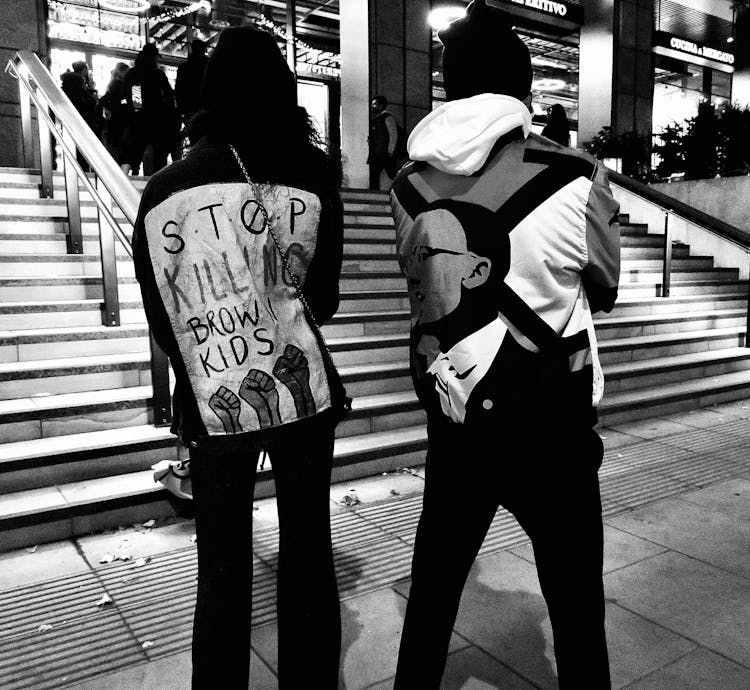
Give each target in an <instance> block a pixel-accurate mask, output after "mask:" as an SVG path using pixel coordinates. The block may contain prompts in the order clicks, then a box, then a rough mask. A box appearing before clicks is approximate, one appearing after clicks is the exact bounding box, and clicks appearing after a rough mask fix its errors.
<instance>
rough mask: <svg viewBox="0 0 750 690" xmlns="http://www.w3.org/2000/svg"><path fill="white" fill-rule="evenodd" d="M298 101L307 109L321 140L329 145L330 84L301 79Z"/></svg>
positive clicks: (298, 83)
mask: <svg viewBox="0 0 750 690" xmlns="http://www.w3.org/2000/svg"><path fill="white" fill-rule="evenodd" d="M297 102H298V103H299V105H301V106H302V107H304V108H305V109H306V110H307V112H308V114H309V115H310V118H311V119H312V121H313V125H315V129H316V130H317V132H318V134H319V135H320V139H321V141H322V142H323V144H324V145H325V146H326V147H327V146H328V132H327V131H326V129H327V128H326V124H327V123H328V86H327V85H326V84H324V83H322V82H316V81H306V80H302V79H300V80H299V81H298V82H297Z"/></svg>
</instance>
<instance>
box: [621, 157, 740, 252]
mask: <svg viewBox="0 0 750 690" xmlns="http://www.w3.org/2000/svg"><path fill="white" fill-rule="evenodd" d="M609 180H610V182H612V183H613V184H616V185H617V186H618V187H622V188H623V189H625V190H626V191H628V192H632V193H633V194H636V195H637V196H640V197H642V198H643V199H645V200H646V201H648V202H650V203H652V204H653V205H654V206H658V207H659V208H661V209H662V210H663V211H664V212H666V213H672V214H674V215H675V216H678V217H680V218H683V219H684V220H687V221H689V222H690V223H693V224H694V225H698V226H700V227H701V228H703V229H704V230H708V231H709V232H710V233H712V234H714V235H717V236H718V237H721V238H722V239H723V240H727V241H729V242H732V243H733V244H735V245H737V246H738V247H741V248H742V249H746V250H750V234H749V233H747V232H743V231H742V230H740V229H739V228H738V227H737V226H735V225H731V224H730V223H725V222H724V221H723V220H720V219H719V218H714V217H713V216H710V215H709V214H708V213H704V212H703V211H699V210H698V209H697V208H693V207H692V206H689V205H688V204H686V203H685V202H683V201H680V200H679V199H674V198H672V197H671V196H668V195H667V194H664V192H660V191H658V190H656V189H654V188H653V187H649V186H648V185H647V184H643V183H642V182H638V181H637V180H634V179H633V178H632V177H628V176H627V175H623V174H622V173H618V172H615V171H613V170H610V171H609Z"/></svg>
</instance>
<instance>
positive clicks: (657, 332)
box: [0, 169, 750, 550]
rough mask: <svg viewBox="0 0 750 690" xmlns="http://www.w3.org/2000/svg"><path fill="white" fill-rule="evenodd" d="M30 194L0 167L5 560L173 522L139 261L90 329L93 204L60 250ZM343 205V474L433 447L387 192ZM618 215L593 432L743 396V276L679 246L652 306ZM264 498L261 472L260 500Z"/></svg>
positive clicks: (1, 541) (43, 206)
mask: <svg viewBox="0 0 750 690" xmlns="http://www.w3.org/2000/svg"><path fill="white" fill-rule="evenodd" d="M137 184H139V185H143V184H144V181H143V180H140V181H138V182H137ZM37 185H38V174H37V173H36V172H35V171H32V170H19V169H0V550H6V549H11V548H17V547H19V546H24V545H29V544H35V543H38V542H41V541H49V540H54V539H61V538H65V537H68V536H71V535H72V534H82V533H86V532H90V531H96V530H100V529H105V528H108V527H112V526H116V525H118V524H122V523H133V522H136V521H139V520H145V519H148V518H151V517H159V516H166V515H172V514H174V512H175V503H174V502H173V500H172V499H171V498H170V497H169V496H168V495H167V494H166V492H165V491H163V490H162V489H161V486H160V485H157V484H154V483H153V481H152V478H151V471H150V469H149V468H150V466H151V465H152V464H153V463H154V462H156V461H158V460H160V459H164V458H176V457H178V455H181V454H183V453H184V451H183V450H181V449H178V448H177V446H176V444H175V441H174V439H173V437H172V436H171V435H170V434H169V431H168V430H166V429H159V428H155V427H154V426H152V424H151V421H152V420H151V413H150V410H149V404H150V396H151V387H150V371H149V353H148V332H147V328H146V325H145V322H144V316H143V312H142V309H141V303H140V294H139V291H138V285H137V284H136V282H135V279H134V277H133V267H132V263H131V262H130V261H129V259H127V257H126V255H125V254H124V252H122V255H121V260H120V261H119V265H118V272H119V273H118V274H119V281H120V288H121V306H122V324H123V325H121V326H120V327H117V328H107V327H104V326H101V325H100V324H101V316H100V310H101V284H100V280H99V278H98V274H99V272H100V267H99V263H98V261H99V257H98V240H97V237H96V225H95V223H94V221H95V214H96V211H95V207H94V205H93V201H91V200H90V199H88V200H87V199H86V197H85V196H84V197H83V199H84V200H83V202H82V204H83V205H82V212H83V216H84V240H85V242H84V251H85V253H84V254H83V255H68V254H66V241H65V213H66V211H65V204H64V201H62V199H63V198H64V197H63V195H64V189H63V187H62V178H61V177H56V178H55V186H56V189H55V199H54V200H40V199H39V198H38V187H37ZM342 196H343V198H344V204H345V223H346V229H345V250H344V265H343V270H342V276H341V291H342V299H341V308H340V310H339V313H338V314H337V315H336V316H335V317H334V319H333V320H332V321H331V323H330V324H327V325H326V326H325V327H324V332H325V334H326V337H327V339H328V342H329V344H330V347H331V350H332V352H333V354H334V358H335V360H336V362H337V364H338V365H339V367H340V371H341V374H342V376H343V378H344V380H345V383H346V386H347V390H348V391H349V393H350V395H353V396H354V398H355V400H354V409H353V412H352V414H351V416H350V417H349V418H347V419H346V420H345V421H344V422H343V423H342V424H341V425H340V426H339V428H338V431H337V437H338V438H337V443H336V449H335V470H334V478H335V479H336V480H339V481H341V480H345V479H347V478H349V477H355V476H366V475H371V474H377V473H380V472H385V471H390V470H393V469H395V468H397V467H401V466H409V465H414V464H419V463H421V462H423V459H424V449H425V439H426V434H425V428H424V416H423V413H422V412H421V410H420V407H419V405H418V403H417V400H416V397H415V395H414V393H413V390H412V386H411V381H410V378H409V371H408V324H409V316H408V300H407V296H406V292H405V285H404V280H403V278H402V276H401V274H400V273H399V270H398V265H397V263H396V260H395V235H394V229H393V224H392V221H391V219H390V213H389V210H388V204H387V196H386V195H385V194H384V193H378V192H367V191H356V190H344V191H343V192H342ZM622 221H623V228H622V246H623V271H622V283H621V291H620V301H619V303H618V306H617V308H616V309H615V311H614V312H613V313H612V314H611V315H606V316H605V317H603V318H600V319H598V333H599V339H600V353H601V359H602V363H603V365H604V367H605V376H606V381H607V383H606V393H605V399H604V402H603V404H602V407H601V409H600V416H601V417H602V420H603V422H604V423H605V424H610V425H611V424H616V423H619V422H622V421H625V420H630V419H636V418H639V417H647V416H651V415H656V414H663V413H665V412H668V411H674V410H678V409H684V408H688V407H697V406H699V405H705V404H710V403H712V402H719V401H725V400H731V399H733V398H739V397H745V396H746V395H747V392H746V391H747V386H748V385H749V384H750V350H745V349H744V342H745V320H746V304H747V289H748V286H747V281H740V280H739V279H738V271H737V270H735V269H726V268H716V267H714V265H713V259H712V258H711V257H701V256H691V254H690V249H689V247H687V246H684V245H678V246H675V248H674V260H673V271H674V273H673V283H672V296H671V297H669V298H667V299H663V298H660V297H658V296H657V295H658V293H659V283H660V282H661V267H660V260H659V256H660V242H661V238H660V237H659V235H657V234H651V233H649V232H648V230H649V229H648V228H647V227H646V226H645V225H642V224H638V223H631V222H630V221H629V218H628V217H627V216H623V218H622ZM123 224H124V219H123ZM123 227H125V228H126V229H127V230H128V231H129V230H130V229H129V228H127V226H126V225H125V224H124V225H123ZM542 422H543V420H542ZM272 490H273V487H272V481H271V477H270V473H269V472H268V470H265V471H263V472H261V473H260V475H259V482H258V494H259V495H264V494H268V493H270V492H271V491H272Z"/></svg>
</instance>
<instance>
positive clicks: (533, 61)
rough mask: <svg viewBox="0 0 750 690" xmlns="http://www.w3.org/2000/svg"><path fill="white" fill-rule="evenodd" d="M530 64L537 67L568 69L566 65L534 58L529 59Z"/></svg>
mask: <svg viewBox="0 0 750 690" xmlns="http://www.w3.org/2000/svg"><path fill="white" fill-rule="evenodd" d="M531 64H532V65H536V66H537V67H554V68H556V69H564V70H567V69H569V67H568V65H565V64H563V63H562V62H558V61H557V60H548V59H547V58H543V57H538V56H535V57H533V58H531Z"/></svg>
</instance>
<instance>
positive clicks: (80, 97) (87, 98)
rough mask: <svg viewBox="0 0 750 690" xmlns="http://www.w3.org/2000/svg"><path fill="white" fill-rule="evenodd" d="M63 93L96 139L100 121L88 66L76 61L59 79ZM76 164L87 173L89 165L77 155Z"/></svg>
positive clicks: (99, 130) (81, 61) (99, 131)
mask: <svg viewBox="0 0 750 690" xmlns="http://www.w3.org/2000/svg"><path fill="white" fill-rule="evenodd" d="M60 80H61V82H62V90H63V93H64V94H65V95H66V96H67V97H68V98H69V99H70V102H71V103H72V104H73V107H74V108H75V109H76V110H77V111H78V112H79V113H80V114H81V117H83V119H84V120H85V121H86V124H87V125H88V126H89V127H90V128H91V131H92V132H93V133H94V134H95V135H96V136H97V137H98V136H99V135H100V134H101V120H100V118H99V113H98V108H97V105H98V98H97V94H96V88H95V86H94V83H93V81H92V79H91V76H90V74H89V68H88V65H87V64H86V63H85V62H84V61H83V60H77V61H76V62H74V63H73V64H72V65H71V69H69V70H67V71H66V72H65V73H64V74H63V75H62V76H61V77H60ZM76 158H77V160H78V164H79V165H80V166H81V168H82V169H83V171H84V172H89V170H90V168H89V164H88V162H87V161H86V159H85V158H84V157H83V156H82V155H81V154H80V153H78V154H77V156H76Z"/></svg>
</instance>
